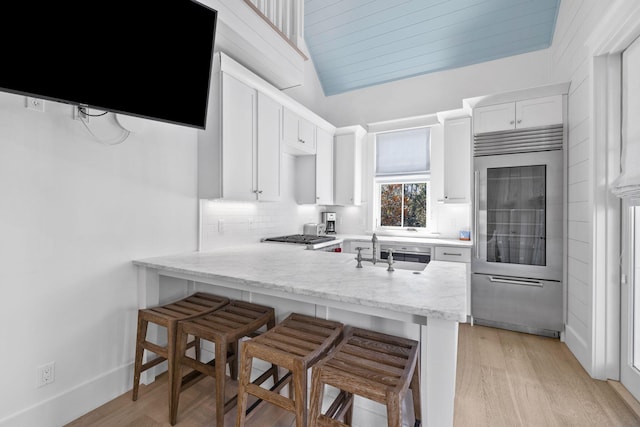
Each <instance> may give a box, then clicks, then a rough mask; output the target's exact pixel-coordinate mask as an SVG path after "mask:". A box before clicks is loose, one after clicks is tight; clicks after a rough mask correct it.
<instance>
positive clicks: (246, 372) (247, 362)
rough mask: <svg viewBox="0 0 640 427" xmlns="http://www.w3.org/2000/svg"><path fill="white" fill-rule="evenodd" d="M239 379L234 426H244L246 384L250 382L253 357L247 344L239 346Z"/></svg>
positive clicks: (247, 398) (246, 403) (246, 397)
mask: <svg viewBox="0 0 640 427" xmlns="http://www.w3.org/2000/svg"><path fill="white" fill-rule="evenodd" d="M241 353H242V357H241V362H240V381H239V383H238V415H237V417H236V426H244V422H245V418H246V412H247V405H248V400H249V395H248V393H247V392H246V387H247V384H249V383H250V382H251V370H252V369H253V357H251V356H249V352H248V351H247V346H245V345H242V346H241Z"/></svg>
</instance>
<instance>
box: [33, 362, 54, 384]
mask: <svg viewBox="0 0 640 427" xmlns="http://www.w3.org/2000/svg"><path fill="white" fill-rule="evenodd" d="M36 371H37V374H38V377H37V382H36V386H37V387H42V386H45V385H47V384H51V383H52V382H54V381H55V380H56V364H55V362H49V363H46V364H44V365H42V366H38V368H37V369H36Z"/></svg>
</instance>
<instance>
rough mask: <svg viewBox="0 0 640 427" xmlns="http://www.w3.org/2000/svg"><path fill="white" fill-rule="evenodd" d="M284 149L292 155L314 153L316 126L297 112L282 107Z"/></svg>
mask: <svg viewBox="0 0 640 427" xmlns="http://www.w3.org/2000/svg"><path fill="white" fill-rule="evenodd" d="M282 121H283V125H282V128H283V139H284V144H285V146H284V147H283V148H284V151H286V152H288V153H291V154H293V155H306V154H315V153H316V140H315V133H316V132H315V131H316V127H315V125H314V124H313V123H311V122H309V121H308V120H306V119H305V118H303V117H300V116H299V115H298V114H296V113H294V112H293V111H291V110H289V109H288V108H284V114H283V119H282Z"/></svg>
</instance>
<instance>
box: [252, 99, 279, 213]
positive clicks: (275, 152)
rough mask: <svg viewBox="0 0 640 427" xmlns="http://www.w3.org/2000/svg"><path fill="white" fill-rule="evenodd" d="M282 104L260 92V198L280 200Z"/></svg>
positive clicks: (263, 199)
mask: <svg viewBox="0 0 640 427" xmlns="http://www.w3.org/2000/svg"><path fill="white" fill-rule="evenodd" d="M281 114H282V106H281V105H280V104H279V103H278V102H276V101H274V100H273V99H271V98H269V97H268V96H267V95H265V94H263V93H260V92H258V165H257V167H258V170H257V174H258V186H257V190H258V200H262V201H268V202H273V201H278V200H280V123H281V120H280V115H281Z"/></svg>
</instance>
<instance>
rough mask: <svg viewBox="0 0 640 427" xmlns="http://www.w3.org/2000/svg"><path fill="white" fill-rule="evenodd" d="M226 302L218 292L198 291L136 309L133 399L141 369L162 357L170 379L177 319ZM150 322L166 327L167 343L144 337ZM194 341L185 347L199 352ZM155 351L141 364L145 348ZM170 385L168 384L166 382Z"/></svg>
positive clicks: (137, 388) (216, 307)
mask: <svg viewBox="0 0 640 427" xmlns="http://www.w3.org/2000/svg"><path fill="white" fill-rule="evenodd" d="M228 303H229V299H228V298H225V297H221V296H218V295H212V294H209V293H205V292H197V293H195V294H193V295H190V296H188V297H186V298H183V299H181V300H178V301H174V302H172V303H169V304H164V305H161V306H157V307H151V308H143V309H140V310H138V331H137V338H136V355H135V362H134V372H133V392H132V399H133V400H134V401H136V400H138V391H139V388H140V375H141V374H142V372H144V371H146V370H147V369H150V368H152V367H154V366H156V365H158V364H160V363H162V362H164V361H165V360H167V361H168V365H169V366H168V370H169V381H171V372H172V370H173V366H174V362H175V356H174V355H175V344H176V326H177V324H178V321H180V320H185V319H189V318H191V317H194V316H200V315H202V314H205V313H210V312H212V311H215V310H217V309H219V308H221V307H224V306H225V305H227V304H228ZM149 322H151V323H154V324H156V325H158V326H161V327H164V328H166V330H167V345H166V346H163V345H159V344H157V343H153V342H151V341H148V340H147V329H148V326H149ZM197 344H198V343H197V340H193V341H191V342H190V343H189V345H188V347H194V346H195V349H196V354H197V355H199V352H200V346H199V345H197ZM145 350H147V351H150V352H152V353H155V355H156V357H155V358H153V359H152V360H150V361H148V362H147V363H145V364H142V358H143V355H144V351H145ZM169 385H171V384H169Z"/></svg>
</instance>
